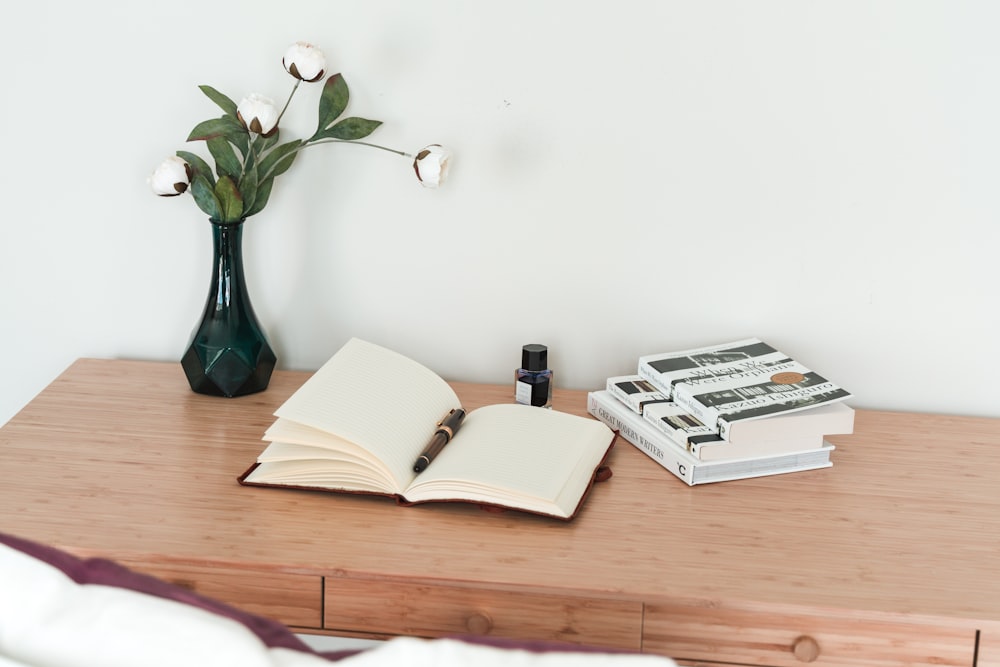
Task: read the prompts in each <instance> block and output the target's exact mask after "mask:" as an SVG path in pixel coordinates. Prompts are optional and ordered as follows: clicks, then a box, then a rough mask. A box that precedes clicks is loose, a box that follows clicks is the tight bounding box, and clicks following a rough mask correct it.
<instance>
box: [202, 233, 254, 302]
mask: <svg viewBox="0 0 1000 667" xmlns="http://www.w3.org/2000/svg"><path fill="white" fill-rule="evenodd" d="M211 223H212V250H213V253H212V287H211V289H212V292H213V293H214V295H215V302H216V306H217V307H222V306H228V305H230V304H231V303H232V302H233V300H237V299H245V298H246V281H245V279H244V275H243V222H242V221H240V222H234V223H218V222H215V221H214V220H213V221H211Z"/></svg>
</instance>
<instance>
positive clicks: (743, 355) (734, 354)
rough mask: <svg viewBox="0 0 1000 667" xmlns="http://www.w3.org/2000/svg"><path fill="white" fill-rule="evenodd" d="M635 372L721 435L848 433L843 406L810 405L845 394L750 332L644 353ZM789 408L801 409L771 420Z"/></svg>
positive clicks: (848, 416)
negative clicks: (726, 340)
mask: <svg viewBox="0 0 1000 667" xmlns="http://www.w3.org/2000/svg"><path fill="white" fill-rule="evenodd" d="M638 374H639V375H640V376H641V377H642V378H644V379H646V380H648V381H649V382H650V383H651V384H652V385H654V386H656V387H657V388H658V389H660V391H662V392H663V393H665V394H667V395H668V396H669V397H670V398H671V400H673V401H674V402H675V403H677V404H678V405H680V406H681V407H683V408H684V409H685V410H687V411H688V412H689V413H690V414H691V415H693V416H694V417H695V418H696V419H697V420H698V421H700V422H702V423H703V424H705V425H706V426H710V427H712V428H714V429H715V430H716V431H717V432H718V433H719V435H720V436H721V437H722V438H723V439H724V440H731V441H733V442H748V441H750V440H755V439H760V438H764V439H770V440H777V439H790V438H797V437H802V436H807V435H835V434H844V433H851V432H853V428H854V411H853V410H851V409H850V408H849V407H847V406H843V405H841V406H839V407H834V408H830V409H827V410H817V408H818V407H819V406H832V405H836V404H838V403H840V402H842V401H843V400H844V399H846V398H849V397H850V393H849V392H847V391H846V390H845V389H843V388H841V387H839V386H838V385H836V384H834V383H833V382H830V381H829V380H827V379H826V378H824V377H822V376H820V375H819V374H817V373H815V372H814V371H812V370H810V369H809V368H806V367H805V366H803V365H802V364H801V363H799V362H797V361H795V360H793V359H790V358H789V357H788V356H787V355H785V354H783V353H781V352H778V351H777V350H775V349H774V348H773V347H771V346H770V345H768V344H767V343H764V342H763V341H761V340H759V339H756V338H749V339H744V340H739V341H734V342H731V343H724V344H721V345H713V346H710V347H704V348H695V349H692V350H684V351H681V352H670V353H663V354H653V355H645V356H643V357H640V358H639V366H638ZM797 412H803V414H802V415H801V416H800V418H798V419H794V420H787V421H784V422H776V421H774V418H775V417H777V416H789V415H792V414H794V413H797ZM755 422H756V423H755ZM776 429H780V432H779V431H778V430H776Z"/></svg>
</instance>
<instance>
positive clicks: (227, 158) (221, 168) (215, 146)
mask: <svg viewBox="0 0 1000 667" xmlns="http://www.w3.org/2000/svg"><path fill="white" fill-rule="evenodd" d="M205 144H206V145H207V146H208V152H209V153H211V154H212V157H213V158H215V169H216V172H217V173H218V174H219V176H229V177H231V178H233V179H234V180H235V179H238V178H239V177H240V174H241V173H243V163H242V162H240V159H239V158H238V157H236V151H235V150H233V145H232V144H230V143H229V141H228V140H227V139H225V138H224V137H215V138H214V139H209V140H208V141H206V142H205Z"/></svg>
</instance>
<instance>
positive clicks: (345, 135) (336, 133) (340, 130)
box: [313, 117, 382, 141]
mask: <svg viewBox="0 0 1000 667" xmlns="http://www.w3.org/2000/svg"><path fill="white" fill-rule="evenodd" d="M381 124H382V121H380V120H368V119H367V118H355V117H351V118H345V119H344V120H342V121H340V122H339V123H337V124H336V125H334V126H333V127H329V128H327V129H325V130H323V131H322V132H318V133H316V136H314V137H313V138H314V139H342V140H344V141H354V140H356V139H364V138H365V137H367V136H368V135H369V134H371V133H372V132H374V131H375V129H376V128H377V127H378V126H379V125H381Z"/></svg>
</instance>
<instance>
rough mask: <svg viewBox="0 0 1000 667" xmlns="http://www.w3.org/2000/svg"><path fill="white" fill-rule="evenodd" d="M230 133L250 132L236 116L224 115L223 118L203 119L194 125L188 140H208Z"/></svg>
mask: <svg viewBox="0 0 1000 667" xmlns="http://www.w3.org/2000/svg"><path fill="white" fill-rule="evenodd" d="M228 134H234V135H240V134H243V135H245V134H248V133H247V131H246V130H245V129H244V128H243V126H242V125H240V122H239V121H238V120H236V119H235V118H232V117H230V116H222V117H221V118H210V119H208V120H203V121H202V122H200V123H198V124H197V125H195V126H194V129H193V130H191V134H189V135H188V138H187V140H188V141H208V140H209V139H214V138H215V137H224V136H226V135H228Z"/></svg>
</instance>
